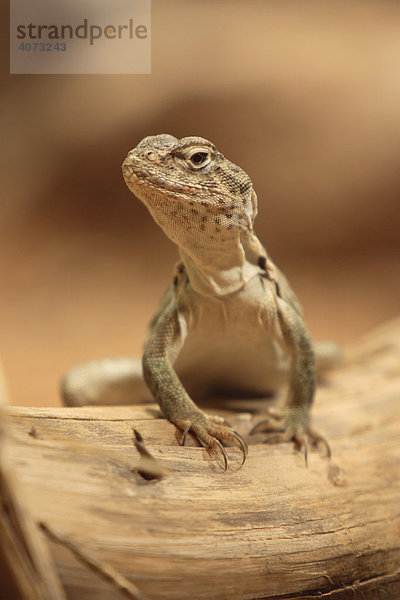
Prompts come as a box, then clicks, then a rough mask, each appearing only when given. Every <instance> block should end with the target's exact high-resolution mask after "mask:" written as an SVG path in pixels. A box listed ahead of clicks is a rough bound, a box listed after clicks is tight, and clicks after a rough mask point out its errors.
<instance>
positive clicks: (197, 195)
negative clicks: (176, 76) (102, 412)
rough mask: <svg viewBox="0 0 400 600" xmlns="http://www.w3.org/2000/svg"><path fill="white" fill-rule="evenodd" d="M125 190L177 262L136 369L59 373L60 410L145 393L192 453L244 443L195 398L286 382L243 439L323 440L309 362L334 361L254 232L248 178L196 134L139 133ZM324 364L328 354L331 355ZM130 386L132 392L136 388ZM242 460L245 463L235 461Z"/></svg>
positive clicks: (97, 365)
mask: <svg viewBox="0 0 400 600" xmlns="http://www.w3.org/2000/svg"><path fill="white" fill-rule="evenodd" d="M122 173H123V177H124V180H125V183H126V184H127V186H128V188H129V190H130V191H131V192H133V194H134V195H135V196H136V197H137V198H138V199H139V200H141V201H142V202H143V203H144V204H145V206H146V207H147V209H148V210H149V212H150V213H151V215H152V217H153V219H154V221H155V222H156V223H157V224H158V225H159V226H160V227H161V228H162V229H163V231H164V232H165V234H166V235H167V236H168V237H169V238H170V239H171V240H172V241H173V242H174V243H175V244H176V245H177V246H178V250H179V254H180V260H179V262H178V263H177V264H176V266H175V269H174V274H173V278H172V282H171V284H170V286H169V287H168V290H167V292H166V293H165V295H164V297H163V298H162V301H161V304H160V307H159V310H158V312H157V314H156V316H155V317H154V319H153V320H152V322H151V325H150V331H149V334H148V338H147V341H146V343H145V348H144V353H143V358H142V368H140V366H139V365H138V362H137V361H135V360H134V359H124V358H115V359H104V360H103V361H101V360H100V361H93V362H91V363H88V364H86V365H83V366H80V367H75V369H72V370H71V371H70V372H69V373H67V375H66V376H65V377H64V379H63V382H62V395H63V398H64V402H65V403H66V404H67V405H78V404H84V403H102V404H110V403H127V402H130V401H131V399H132V396H133V395H134V393H135V390H136V391H137V390H138V389H139V388H140V386H141V385H142V381H143V380H142V379H141V377H142V374H143V379H144V381H145V383H146V384H147V386H148V389H149V390H150V391H151V394H152V396H153V397H154V399H155V400H156V401H157V403H158V404H159V406H160V409H161V411H162V413H163V414H164V415H165V417H166V418H167V419H168V420H169V421H171V422H172V423H173V424H175V425H176V426H177V427H178V428H179V429H180V430H181V431H182V432H183V434H182V445H183V444H184V443H185V440H186V437H187V434H188V433H189V432H190V433H191V434H193V435H194V436H195V437H196V438H197V440H198V441H199V442H200V444H201V445H203V446H204V447H206V448H208V449H211V450H213V451H215V452H217V453H218V452H219V453H220V454H221V456H222V458H223V460H224V468H225V470H226V468H227V464H228V459H227V454H226V450H225V448H224V445H225V444H227V443H232V444H234V445H237V446H238V447H240V449H241V451H242V453H243V462H244V460H245V459H246V456H247V452H248V447H247V443H246V441H245V440H244V439H243V437H242V436H241V435H239V434H238V433H237V432H236V431H234V430H233V429H232V428H231V427H230V425H229V424H228V423H226V421H224V419H222V418H221V417H217V416H210V415H208V414H206V413H205V412H204V411H203V410H201V409H200V408H199V407H198V405H197V404H196V403H195V401H194V400H193V398H196V399H199V398H201V397H205V396H210V395H215V394H218V393H224V394H232V395H235V396H238V395H241V396H256V397H260V396H266V395H270V394H271V393H273V392H274V391H276V389H277V388H278V386H280V385H281V384H282V382H284V381H285V380H288V393H287V399H286V404H285V407H284V410H283V411H282V412H281V413H278V412H272V411H271V412H270V414H269V416H268V418H267V419H264V420H263V421H261V422H260V423H258V424H257V425H256V426H255V427H254V428H253V430H252V432H251V433H256V432H265V433H267V437H266V440H267V441H269V442H275V443H277V442H290V441H293V442H294V443H295V445H296V447H297V448H302V449H303V450H304V453H305V457H306V462H307V447H308V444H309V443H311V444H312V445H315V446H316V445H318V444H320V443H321V444H324V445H325V448H326V454H327V455H328V456H330V448H329V445H328V443H327V441H326V440H325V438H324V437H323V436H322V435H320V434H319V433H318V432H316V431H315V430H314V429H313V428H312V426H311V407H312V403H313V398H314V394H315V387H316V361H317V364H318V361H319V362H320V363H321V365H322V367H326V366H329V365H330V362H331V359H332V361H333V362H335V360H336V358H337V356H336V355H337V350H336V348H335V345H334V344H332V345H329V343H325V344H324V343H321V344H320V345H318V344H314V343H313V341H312V339H311V336H310V334H309V332H308V329H307V327H306V325H305V321H304V317H303V311H302V308H301V305H300V303H299V301H298V299H297V297H296V295H295V293H294V292H293V290H292V288H291V287H290V284H289V283H288V280H287V279H286V277H285V276H284V275H283V273H282V272H281V271H280V270H279V268H278V267H277V266H276V265H275V264H274V263H273V261H272V259H271V258H270V256H269V255H268V253H267V252H266V250H265V248H264V247H263V245H262V244H261V242H260V241H259V239H258V238H257V236H256V234H255V231H254V220H255V217H256V215H257V211H258V203H257V196H256V193H255V191H254V188H253V184H252V181H251V179H250V177H249V175H247V173H245V172H244V171H243V170H242V169H241V168H240V167H238V166H237V165H235V164H234V163H232V162H230V161H229V160H228V159H227V158H225V156H224V155H223V154H221V152H219V151H218V150H217V148H216V147H215V145H214V144H213V143H212V142H210V141H208V140H206V139H204V138H201V137H196V136H190V137H184V138H182V139H178V138H176V137H174V136H172V135H169V134H159V135H153V136H148V137H145V138H144V139H143V140H142V141H141V142H140V143H139V144H138V145H137V146H136V147H135V148H134V149H133V150H131V151H130V152H129V153H128V155H127V157H126V158H125V160H124V162H123V165H122ZM332 357H333V358H332ZM138 386H139V387H138ZM242 464H243V463H242Z"/></svg>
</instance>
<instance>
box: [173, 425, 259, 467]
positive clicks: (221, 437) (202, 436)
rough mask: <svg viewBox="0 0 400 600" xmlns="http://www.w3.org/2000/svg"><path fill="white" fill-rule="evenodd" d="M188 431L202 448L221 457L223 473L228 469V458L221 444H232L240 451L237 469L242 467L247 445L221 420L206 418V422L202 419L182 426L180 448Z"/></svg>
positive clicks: (238, 434)
mask: <svg viewBox="0 0 400 600" xmlns="http://www.w3.org/2000/svg"><path fill="white" fill-rule="evenodd" d="M190 431H191V432H192V433H193V434H194V435H195V437H196V439H197V440H198V441H199V442H200V444H201V445H202V446H203V447H204V448H210V449H212V450H214V452H216V453H217V454H218V453H219V454H221V455H222V458H223V460H224V470H225V471H227V469H228V456H227V454H226V450H225V448H224V447H223V445H222V443H224V442H233V443H234V444H235V445H237V446H238V447H239V448H240V449H241V451H242V454H243V459H242V462H241V464H240V467H239V468H241V467H242V466H243V464H244V462H245V460H246V458H247V454H248V446H247V443H246V441H245V440H244V439H243V437H242V436H241V435H240V433H238V432H237V431H234V430H233V429H231V427H229V426H227V425H225V423H224V422H223V420H222V419H220V418H218V417H216V418H214V417H207V418H206V421H204V422H203V419H202V420H201V421H200V422H199V421H197V422H196V421H194V422H192V421H187V422H186V423H185V424H184V426H183V434H182V438H181V445H182V446H184V445H185V442H186V438H187V434H188V433H189V432H190ZM221 442H222V443H221Z"/></svg>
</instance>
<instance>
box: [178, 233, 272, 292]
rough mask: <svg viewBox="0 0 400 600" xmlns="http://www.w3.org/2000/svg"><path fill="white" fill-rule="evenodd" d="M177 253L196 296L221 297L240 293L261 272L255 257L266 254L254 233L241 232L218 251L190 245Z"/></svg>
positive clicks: (226, 241) (200, 245)
mask: <svg viewBox="0 0 400 600" xmlns="http://www.w3.org/2000/svg"><path fill="white" fill-rule="evenodd" d="M179 253H180V255H181V258H182V261H183V263H184V265H185V268H186V271H187V274H188V276H189V280H190V283H191V285H192V287H193V289H194V290H195V291H196V292H198V293H200V294H203V295H207V296H209V295H211V296H224V295H226V294H231V293H233V292H237V291H239V290H240V289H242V288H243V287H244V286H245V285H246V283H247V282H248V281H249V280H250V279H251V278H252V277H254V275H256V274H257V273H259V272H260V267H259V266H258V257H259V256H260V255H261V254H264V253H265V250H264V249H263V247H262V245H261V243H260V241H259V240H258V238H257V236H256V235H255V234H254V233H253V232H249V231H242V232H241V233H240V235H238V236H237V237H233V238H230V239H225V240H224V244H223V246H221V247H219V248H215V247H205V246H204V244H199V245H198V246H196V245H194V244H193V243H191V244H190V248H187V247H186V248H184V247H183V246H181V245H179Z"/></svg>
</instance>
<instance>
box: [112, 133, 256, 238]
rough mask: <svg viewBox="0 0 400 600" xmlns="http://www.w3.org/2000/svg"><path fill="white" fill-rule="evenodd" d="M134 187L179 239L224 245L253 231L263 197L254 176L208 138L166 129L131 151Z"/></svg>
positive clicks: (126, 166)
mask: <svg viewBox="0 0 400 600" xmlns="http://www.w3.org/2000/svg"><path fill="white" fill-rule="evenodd" d="M122 172H123V176H124V179H125V182H126V184H127V186H128V188H129V189H130V190H131V192H133V193H134V194H135V196H137V198H139V200H141V201H142V202H143V203H144V204H145V205H146V206H147V208H148V209H149V211H150V212H151V214H152V216H153V218H154V219H155V221H156V222H157V223H158V224H159V225H160V226H161V227H162V229H163V230H164V231H165V233H166V234H167V235H168V237H170V238H171V239H172V240H173V241H174V242H176V243H177V244H178V245H181V246H183V247H185V246H187V245H188V243H189V245H190V242H191V240H192V241H193V240H196V244H201V245H203V246H206V247H213V248H217V247H221V245H223V243H224V242H225V241H227V240H232V239H234V238H236V237H237V236H238V235H239V234H240V233H242V232H245V231H252V229H253V221H254V218H255V216H256V213H257V199H256V195H255V192H254V190H253V186H252V182H251V179H250V177H249V176H248V175H247V173H245V172H244V171H243V170H242V169H240V168H239V167H238V166H236V165H234V164H233V163H231V162H230V161H228V160H227V159H226V158H225V157H224V156H223V155H222V154H221V153H220V152H218V150H217V148H216V147H215V146H214V144H212V143H211V142H209V141H208V140H206V139H204V138H201V137H184V138H182V139H177V138H175V137H174V136H172V135H167V134H161V135H154V136H148V137H146V138H144V139H143V140H142V141H141V142H140V143H139V144H138V145H137V146H136V148H134V149H133V150H131V151H130V152H129V153H128V156H127V157H126V159H125V161H124V163H123V165H122Z"/></svg>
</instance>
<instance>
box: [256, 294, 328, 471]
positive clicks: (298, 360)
mask: <svg viewBox="0 0 400 600" xmlns="http://www.w3.org/2000/svg"><path fill="white" fill-rule="evenodd" d="M276 302H277V318H278V321H279V326H280V332H281V335H279V336H277V341H278V342H279V344H280V345H281V346H282V348H283V350H284V351H285V352H286V354H287V355H288V356H289V359H290V380H289V391H288V396H287V400H286V405H285V408H284V411H283V413H281V415H280V416H278V414H279V413H278V414H277V413H275V416H273V415H272V416H271V417H270V418H268V419H265V420H264V421H261V422H260V423H258V424H257V425H256V426H255V427H254V428H253V429H252V431H251V434H253V433H257V432H260V431H269V432H273V433H271V435H270V436H269V437H268V438H267V440H266V441H267V442H269V443H271V442H289V441H292V440H293V441H294V442H295V444H296V445H297V447H299V448H304V455H305V460H306V462H307V448H308V442H311V444H313V445H318V444H319V443H322V444H324V445H325V448H326V452H327V456H328V457H330V448H329V445H328V443H327V441H326V440H325V439H324V438H323V436H321V435H320V434H319V433H317V432H316V431H315V430H313V429H312V428H311V425H310V422H311V415H310V411H311V406H312V402H313V398H314V393H315V356H314V350H313V344H312V340H311V338H310V335H309V333H308V330H307V328H306V326H305V324H304V321H303V318H302V316H301V315H300V314H299V313H298V312H297V311H296V310H295V309H294V308H293V306H291V305H290V304H289V303H288V302H286V301H285V300H284V299H282V298H280V297H279V296H278V297H277V298H276Z"/></svg>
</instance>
